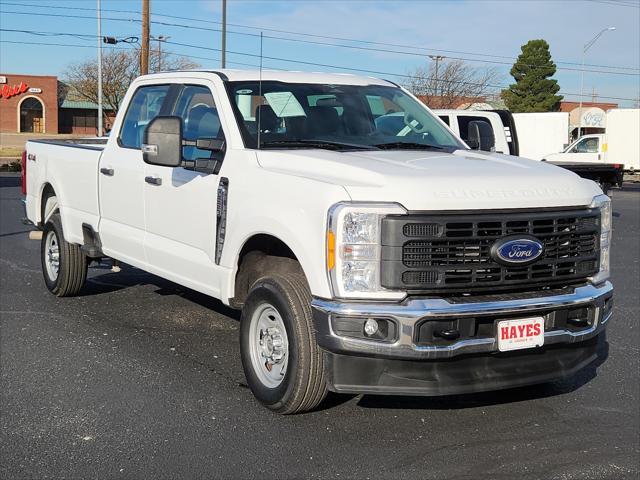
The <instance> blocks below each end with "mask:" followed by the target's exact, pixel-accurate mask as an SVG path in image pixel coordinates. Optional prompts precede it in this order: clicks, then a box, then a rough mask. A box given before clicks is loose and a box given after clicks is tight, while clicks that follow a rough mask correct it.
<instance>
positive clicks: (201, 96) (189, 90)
mask: <svg viewBox="0 0 640 480" xmlns="http://www.w3.org/2000/svg"><path fill="white" fill-rule="evenodd" d="M173 115H175V116H177V117H181V118H182V135H183V137H184V139H185V140H197V139H198V138H216V139H219V140H222V139H224V134H223V132H222V128H221V126H220V116H219V115H218V109H217V108H216V105H215V102H214V101H213V95H211V91H210V90H209V88H207V87H204V86H200V85H187V86H185V87H184V88H183V89H182V92H181V93H180V98H179V99H178V102H177V103H176V106H175V108H174V110H173ZM182 158H183V160H196V159H210V158H212V152H211V151H209V150H201V149H199V148H196V147H192V146H185V147H183V148H182Z"/></svg>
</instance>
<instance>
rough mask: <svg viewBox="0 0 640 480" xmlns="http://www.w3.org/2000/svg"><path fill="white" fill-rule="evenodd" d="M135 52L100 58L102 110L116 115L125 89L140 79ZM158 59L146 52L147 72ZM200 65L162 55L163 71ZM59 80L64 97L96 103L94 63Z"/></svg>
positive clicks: (82, 64)
mask: <svg viewBox="0 0 640 480" xmlns="http://www.w3.org/2000/svg"><path fill="white" fill-rule="evenodd" d="M138 58H139V50H138V49H132V50H124V49H123V50H116V49H113V50H108V51H106V52H105V53H104V55H103V56H102V95H103V104H104V106H105V109H108V110H114V111H117V110H118V107H119V106H120V104H121V103H122V100H123V99H124V96H125V94H126V93H127V88H129V85H130V84H131V82H132V81H133V80H134V79H135V78H136V77H137V76H139V75H140V65H139V61H138ZM159 60H160V57H159V56H158V51H157V50H152V51H151V52H150V58H149V65H150V71H152V72H153V71H157V70H158V65H159V63H160V62H159ZM199 66H200V65H199V64H197V63H196V62H194V61H193V60H191V59H190V58H188V57H184V56H180V55H175V54H172V53H171V52H162V69H163V70H188V69H193V68H198V67H199ZM63 78H64V79H65V80H64V81H65V83H66V84H67V85H68V88H67V89H66V90H67V91H66V92H64V91H63V92H62V93H64V97H66V98H69V99H70V100H80V101H83V100H84V101H88V102H93V103H98V63H97V61H96V60H95V59H90V60H85V61H83V62H80V63H75V64H71V65H69V66H68V67H67V69H66V71H65V73H64V75H63Z"/></svg>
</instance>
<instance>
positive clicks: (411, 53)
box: [3, 12, 640, 76]
mask: <svg viewBox="0 0 640 480" xmlns="http://www.w3.org/2000/svg"><path fill="white" fill-rule="evenodd" d="M3 13H16V14H23V12H3ZM38 15H45V16H56V17H57V16H64V17H72V18H92V17H88V16H81V15H58V14H38ZM103 18H104V17H103ZM104 19H105V20H108V18H104ZM111 20H119V21H131V22H138V20H135V19H134V20H124V19H111ZM151 23H156V24H160V25H164V26H177V27H183V28H195V29H205V30H211V31H220V30H219V29H210V28H204V27H189V26H188V25H178V24H169V23H166V22H151ZM7 31H14V32H21V33H32V34H44V33H47V34H52V35H55V34H58V33H56V32H34V31H30V30H10V29H7ZM229 33H234V34H237V33H239V32H229ZM60 34H61V33H60ZM239 34H241V35H248V36H259V35H256V34H252V33H239ZM64 35H68V34H66V33H65V34H64ZM264 37H265V38H271V39H279V40H286V41H293V42H298V41H299V42H304V43H313V44H319V45H324V46H334V47H340V48H351V49H356V50H367V51H375V52H385V53H395V54H401V55H411V56H418V57H421V58H422V57H423V55H422V54H419V53H415V52H402V51H397V50H387V49H378V48H370V47H360V46H355V45H336V44H330V43H325V42H315V41H311V40H299V39H292V38H281V37H273V36H268V35H265V36H264ZM447 58H450V59H454V60H462V61H471V62H482V63H495V64H503V65H511V63H509V62H499V61H495V60H478V59H472V58H465V57H451V56H449V57H447ZM527 66H529V67H532V68H537V67H540V65H527ZM558 69H559V70H571V71H577V72H582V71H584V72H590V73H603V74H610V75H624V76H640V73H627V72H607V71H603V70H591V69H585V70H582V69H577V68H568V67H558Z"/></svg>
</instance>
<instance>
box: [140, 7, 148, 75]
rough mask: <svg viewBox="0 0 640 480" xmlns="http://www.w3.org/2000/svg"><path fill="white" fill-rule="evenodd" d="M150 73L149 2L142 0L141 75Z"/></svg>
mask: <svg viewBox="0 0 640 480" xmlns="http://www.w3.org/2000/svg"><path fill="white" fill-rule="evenodd" d="M147 73H149V0H142V45H141V47H140V75H146V74H147Z"/></svg>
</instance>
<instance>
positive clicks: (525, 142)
mask: <svg viewBox="0 0 640 480" xmlns="http://www.w3.org/2000/svg"><path fill="white" fill-rule="evenodd" d="M513 120H514V122H515V124H516V129H517V131H518V145H519V155H520V156H521V157H525V158H531V159H533V160H542V159H543V158H545V156H546V155H548V154H549V153H551V152H562V151H563V150H564V149H565V148H566V147H567V145H568V144H569V113H568V112H538V113H514V114H513Z"/></svg>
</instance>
